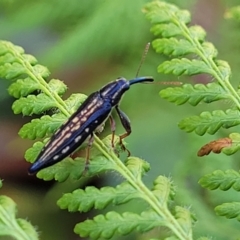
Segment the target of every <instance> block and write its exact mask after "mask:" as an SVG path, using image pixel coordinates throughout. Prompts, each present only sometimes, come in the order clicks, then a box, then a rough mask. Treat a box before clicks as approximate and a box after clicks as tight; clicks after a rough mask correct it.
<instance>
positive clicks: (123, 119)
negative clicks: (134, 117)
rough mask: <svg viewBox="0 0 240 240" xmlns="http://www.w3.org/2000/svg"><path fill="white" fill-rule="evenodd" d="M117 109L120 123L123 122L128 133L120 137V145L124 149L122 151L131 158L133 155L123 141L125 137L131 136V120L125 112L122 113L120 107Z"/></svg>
mask: <svg viewBox="0 0 240 240" xmlns="http://www.w3.org/2000/svg"><path fill="white" fill-rule="evenodd" d="M115 109H116V111H117V113H118V116H119V118H120V121H121V123H122V125H123V127H124V129H125V130H126V133H124V134H122V135H120V136H119V144H120V146H121V147H122V149H123V150H124V151H127V152H128V156H130V155H131V153H130V151H129V150H128V149H127V148H126V147H125V146H124V144H123V142H122V140H123V139H124V138H125V137H127V136H129V135H130V134H131V132H132V129H131V123H130V120H129V118H128V116H127V115H126V114H125V113H124V112H123V111H121V110H120V109H119V107H118V105H116V107H115Z"/></svg>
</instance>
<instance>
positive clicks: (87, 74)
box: [0, 0, 240, 240]
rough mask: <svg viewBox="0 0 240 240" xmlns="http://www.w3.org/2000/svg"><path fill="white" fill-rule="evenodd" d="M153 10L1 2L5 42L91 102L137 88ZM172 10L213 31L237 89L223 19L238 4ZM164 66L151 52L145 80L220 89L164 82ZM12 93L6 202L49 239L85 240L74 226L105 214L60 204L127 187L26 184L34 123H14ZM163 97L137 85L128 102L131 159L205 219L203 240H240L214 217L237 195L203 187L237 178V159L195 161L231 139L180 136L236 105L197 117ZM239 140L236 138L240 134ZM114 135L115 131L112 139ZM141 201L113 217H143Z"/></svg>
mask: <svg viewBox="0 0 240 240" xmlns="http://www.w3.org/2000/svg"><path fill="white" fill-rule="evenodd" d="M146 2H148V1H144V0H131V1H129V0H121V1H120V0H115V1H111V0H106V1H100V0H95V1H90V0H82V1H79V0H62V1H57V0H52V1H41V0H39V1H30V0H24V1H15V0H2V1H1V2H0V37H1V39H2V40H7V41H11V42H13V43H14V44H16V45H19V46H22V47H23V48H24V49H25V51H26V53H29V54H32V55H34V56H35V57H36V58H37V59H38V60H39V63H40V64H42V65H45V66H47V67H48V68H49V70H50V71H51V73H52V74H51V78H58V79H60V80H63V81H64V82H65V83H66V84H67V85H68V88H69V89H68V91H67V93H66V94H65V95H64V98H67V97H68V96H69V95H70V94H71V93H75V92H81V93H84V94H90V93H91V92H93V91H95V90H96V89H99V88H100V87H101V86H103V85H104V84H105V83H107V82H109V81H111V80H114V79H115V78H117V77H119V76H124V77H126V78H127V79H130V78H133V77H134V76H135V75H136V71H137V68H138V65H139V62H140V59H141V55H142V52H143V50H144V47H145V45H146V43H147V42H149V41H152V40H153V36H152V35H151V33H150V32H149V28H150V23H149V22H148V21H147V20H146V19H145V17H144V15H143V14H142V12H141V8H142V7H143V6H144V3H146ZM169 2H170V1H169ZM171 2H173V3H174V2H175V3H176V4H178V6H179V7H181V8H184V9H188V10H189V11H190V12H191V14H192V23H191V24H198V25H201V26H202V27H203V28H204V29H205V30H206V31H207V40H208V41H210V42H213V44H214V45H215V46H216V47H217V49H218V51H219V59H223V60H226V61H228V62H229V64H230V65H231V68H232V73H233V75H232V82H233V85H234V86H235V87H236V86H237V85H238V83H239V79H238V76H239V73H240V68H239V64H240V60H239V59H240V58H239V53H240V48H239V46H240V44H239V40H240V34H239V32H240V31H239V30H240V28H239V27H240V26H239V24H237V23H236V22H233V21H229V20H226V19H224V13H225V11H226V10H227V9H228V8H229V7H231V6H235V5H237V4H239V1H237V0H236V1H233V0H228V1H227V0H225V1H219V0H201V1H200V0H199V1H190V0H183V1H181V2H180V3H178V2H179V1H171ZM165 59H166V58H164V57H163V56H160V55H157V54H156V53H154V51H153V50H152V49H150V51H149V53H148V55H147V57H146V60H145V62H144V64H143V66H142V68H141V71H140V76H144V75H150V76H153V77H154V78H155V80H156V81H168V80H169V81H182V82H187V83H189V82H190V83H196V82H204V83H206V82H209V81H212V79H211V77H208V76H196V77H191V78H189V77H188V78H185V77H180V78H176V77H175V76H165V75H160V74H158V73H157V71H156V69H157V66H158V65H159V64H160V63H161V62H162V61H164V60H165ZM9 85H10V82H9V81H7V80H1V81H0V146H1V148H0V178H1V179H4V186H3V188H2V189H1V194H4V195H7V196H10V197H11V198H12V199H13V200H14V201H15V202H16V203H17V205H18V216H19V217H22V218H24V219H26V218H27V219H29V220H30V221H31V222H32V224H33V225H37V226H38V227H37V229H38V231H39V232H40V234H41V235H40V236H41V239H44V240H57V239H80V238H79V237H78V236H77V235H75V234H73V233H72V229H73V228H74V225H75V224H76V223H78V222H80V221H82V220H84V219H85V218H86V217H92V216H94V214H97V213H98V212H96V211H92V212H90V213H88V214H81V213H74V214H73V213H68V212H67V211H62V210H60V209H59V208H58V207H57V206H56V201H57V199H59V198H60V197H61V196H62V194H63V193H64V192H71V191H72V190H73V189H75V188H77V187H84V186H85V185H92V184H94V185H96V186H105V185H109V184H110V182H111V184H114V183H115V182H116V184H117V183H118V182H120V181H121V178H120V176H118V175H115V174H114V173H105V174H103V175H101V176H98V177H95V178H92V179H83V180H81V181H78V182H73V181H67V182H66V183H55V182H44V181H42V180H38V179H36V177H34V176H28V174H27V168H28V166H29V164H28V163H26V162H25V160H24V153H25V150H27V149H28V147H30V146H31V145H32V144H33V142H32V141H28V140H22V139H20V137H19V136H18V130H19V129H20V127H21V126H22V125H23V124H24V123H26V122H28V121H29V120H30V118H29V117H22V116H20V115H19V116H17V115H14V114H13V113H12V110H11V104H12V102H13V101H14V99H13V98H12V97H10V96H9V95H8V92H7V88H8V86H9ZM164 87H166V86H161V85H134V86H133V87H132V88H131V90H130V91H128V92H127V93H126V95H125V96H124V99H123V101H122V102H121V109H122V110H124V112H125V113H126V114H127V115H128V116H129V118H130V119H131V123H132V129H133V132H132V134H131V136H130V137H129V138H128V139H127V142H128V147H129V149H130V150H131V152H132V154H133V155H135V156H138V157H141V158H143V159H145V160H146V161H148V162H150V164H151V166H152V169H151V171H150V172H149V173H148V175H147V176H146V177H145V178H144V181H145V182H146V184H147V185H148V186H149V187H151V186H152V181H153V180H154V179H155V178H156V177H157V176H158V175H160V174H163V175H166V176H170V177H171V178H172V179H173V181H174V183H175V185H176V186H177V195H176V201H177V203H178V204H179V205H181V206H191V210H192V212H193V213H195V215H196V218H197V219H198V222H197V223H196V225H195V227H194V232H195V234H196V236H200V235H203V236H214V237H215V239H220V240H221V239H236V238H237V237H238V236H239V235H240V230H239V223H238V222H237V221H236V220H226V219H224V218H222V217H218V216H216V215H215V213H214V211H213V209H214V207H215V206H216V205H217V204H221V203H222V202H224V201H237V200H238V199H239V196H238V195H237V194H236V193H235V192H233V191H228V192H227V193H224V192H220V191H213V192H209V191H207V190H204V189H202V188H201V187H200V186H199V185H198V183H197V182H198V180H199V178H200V177H201V176H203V175H204V174H207V173H210V172H212V171H213V170H215V169H224V170H225V169H228V168H234V169H238V168H239V163H240V161H239V154H235V155H234V156H233V157H227V156H225V155H221V154H220V155H213V154H210V155H209V156H208V157H204V158H198V157H197V155H196V153H197V151H198V149H199V148H200V147H201V146H202V145H204V144H205V143H206V142H208V141H211V140H213V139H215V138H217V137H225V136H227V135H228V133H229V131H227V130H221V131H220V133H219V134H218V135H217V136H209V135H206V136H203V137H199V136H196V135H195V134H194V133H192V134H187V133H185V132H183V131H181V130H180V129H179V128H178V126H177V124H178V122H179V121H180V120H181V119H182V118H184V117H187V116H191V115H195V114H200V113H201V112H202V111H211V110H212V109H226V108H227V107H228V106H229V103H228V102H222V103H220V104H219V103H216V104H212V105H206V104H201V105H199V106H198V107H196V108H194V107H192V106H190V105H188V104H186V105H184V106H181V107H176V106H175V105H174V104H171V103H168V102H167V101H165V100H163V99H161V98H160V97H159V91H160V90H161V89H162V88H164ZM115 117H116V115H115ZM116 120H117V119H116ZM234 130H235V131H238V129H237V128H235V129H234ZM230 131H231V130H230ZM122 132H123V128H122V126H121V124H120V123H119V121H118V120H117V133H122ZM109 133H110V129H109V128H108V127H107V128H106V129H105V132H104V134H105V135H107V134H109ZM136 201H137V204H136V202H133V201H132V202H130V203H129V204H128V205H124V206H118V207H112V209H113V210H116V211H126V210H128V211H129V209H131V210H132V209H133V208H134V209H137V208H138V207H139V206H141V205H142V202H140V201H139V200H136ZM141 207H142V206H141ZM147 208H148V207H147V206H146V209H147ZM109 209H110V207H109V208H108V210H109ZM154 231H156V232H155V234H157V235H159V236H161V235H162V234H163V232H164V231H163V230H160V229H158V230H154ZM229 233H231V235H229ZM149 236H150V235H149ZM142 237H143V238H144V237H145V238H148V235H145V236H138V235H136V236H135V235H134V236H133V235H132V236H130V237H123V239H142ZM3 239H6V238H3ZM116 239H120V238H117V237H116Z"/></svg>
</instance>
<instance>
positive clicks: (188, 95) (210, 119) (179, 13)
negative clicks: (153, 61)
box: [144, 1, 240, 135]
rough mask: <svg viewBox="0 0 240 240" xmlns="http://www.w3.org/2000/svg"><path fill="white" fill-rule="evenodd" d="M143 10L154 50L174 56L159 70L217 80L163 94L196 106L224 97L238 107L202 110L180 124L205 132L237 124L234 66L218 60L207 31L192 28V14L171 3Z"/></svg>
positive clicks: (238, 103) (238, 101)
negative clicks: (208, 40) (147, 20)
mask: <svg viewBox="0 0 240 240" xmlns="http://www.w3.org/2000/svg"><path fill="white" fill-rule="evenodd" d="M144 12H145V15H146V17H147V18H148V19H149V20H150V22H151V23H152V25H153V26H152V28H151V32H152V33H153V34H154V35H155V36H156V39H155V40H154V41H153V47H154V49H155V51H156V52H157V53H160V54H164V55H167V56H169V57H170V58H171V60H168V61H164V62H163V63H161V64H160V65H159V66H158V72H160V73H164V74H169V73H171V74H174V75H176V76H181V75H189V76H191V75H195V74H202V73H205V74H208V75H210V76H211V77H212V78H213V79H214V80H215V82H213V83H209V84H207V85H206V86H204V85H203V84H195V85H190V84H186V85H182V86H181V87H175V88H167V89H164V90H162V91H161V92H160V95H161V97H163V98H165V99H167V100H168V101H170V102H174V103H176V104H177V105H182V104H184V103H187V102H188V103H190V104H191V105H193V106H196V105H198V104H199V103H200V102H204V103H212V102H214V101H218V100H223V99H225V100H228V101H229V102H230V101H231V102H233V103H234V105H235V106H236V107H234V108H233V109H229V110H227V111H226V112H223V111H220V110H218V111H213V112H212V113H209V112H203V113H201V114H200V116H192V117H189V118H186V119H183V120H182V121H181V122H180V124H179V127H180V128H181V129H183V130H185V131H187V132H193V131H194V132H195V133H196V134H198V135H203V134H205V133H206V132H207V133H209V134H214V133H216V132H217V131H218V130H219V129H220V128H230V127H233V126H236V125H238V124H239V121H238V118H239V116H238V115H239V113H238V111H239V109H240V96H239V94H238V91H236V90H235V89H234V88H233V87H232V86H231V84H230V82H229V79H230V76H231V68H230V66H229V65H228V63H227V62H225V61H223V60H219V59H217V56H218V52H217V50H216V48H215V47H214V45H213V44H212V43H210V42H207V41H206V40H205V37H206V32H205V31H204V30H203V29H202V28H201V27H200V26H190V27H189V26H188V24H189V23H190V21H191V16H190V13H189V12H188V11H185V10H181V9H179V8H178V7H176V6H174V5H172V4H168V3H165V2H162V1H154V2H152V3H148V4H147V5H146V6H145V8H144ZM235 109H238V110H235ZM232 117H233V119H232Z"/></svg>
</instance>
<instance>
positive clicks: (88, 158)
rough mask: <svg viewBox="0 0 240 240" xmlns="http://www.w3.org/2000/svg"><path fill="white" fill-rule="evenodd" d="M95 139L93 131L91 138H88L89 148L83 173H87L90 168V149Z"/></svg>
mask: <svg viewBox="0 0 240 240" xmlns="http://www.w3.org/2000/svg"><path fill="white" fill-rule="evenodd" d="M93 141H94V136H93V133H91V135H90V138H89V140H88V146H87V149H86V161H85V167H84V170H83V175H85V174H86V172H87V171H88V169H89V163H90V149H91V146H92V144H93Z"/></svg>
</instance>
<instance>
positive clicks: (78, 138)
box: [74, 136, 82, 143]
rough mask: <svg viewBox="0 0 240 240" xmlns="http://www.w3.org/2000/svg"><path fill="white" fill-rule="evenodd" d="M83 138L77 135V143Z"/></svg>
mask: <svg viewBox="0 0 240 240" xmlns="http://www.w3.org/2000/svg"><path fill="white" fill-rule="evenodd" d="M81 138H82V136H78V137H76V138H75V139H74V141H75V142H76V143H77V142H79V141H80V139H81Z"/></svg>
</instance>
